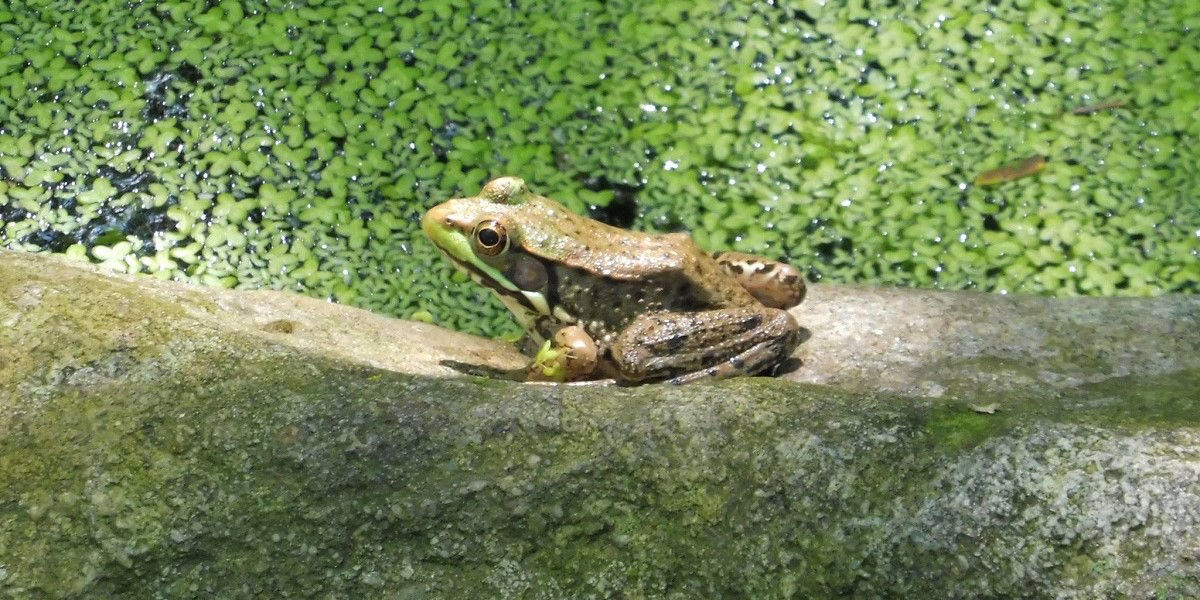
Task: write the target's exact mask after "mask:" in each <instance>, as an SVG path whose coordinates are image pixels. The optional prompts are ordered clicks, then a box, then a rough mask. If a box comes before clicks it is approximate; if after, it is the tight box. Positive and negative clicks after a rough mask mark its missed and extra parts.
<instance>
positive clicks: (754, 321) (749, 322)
mask: <svg viewBox="0 0 1200 600" xmlns="http://www.w3.org/2000/svg"><path fill="white" fill-rule="evenodd" d="M759 325H762V315H751V316H750V318H748V319H746V320H745V321H742V323H741V331H740V332H739V333H745V332H747V331H750V330H751V329H754V328H756V327H758V326H759Z"/></svg>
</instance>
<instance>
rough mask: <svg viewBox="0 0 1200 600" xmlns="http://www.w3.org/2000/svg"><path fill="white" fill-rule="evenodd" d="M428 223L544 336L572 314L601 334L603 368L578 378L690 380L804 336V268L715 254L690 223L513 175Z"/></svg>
mask: <svg viewBox="0 0 1200 600" xmlns="http://www.w3.org/2000/svg"><path fill="white" fill-rule="evenodd" d="M422 227H423V228H424V230H425V232H426V234H427V235H428V236H429V238H430V239H431V240H432V241H433V242H434V243H435V245H437V246H438V248H439V249H441V250H442V251H443V253H445V254H446V255H447V256H448V257H449V258H450V259H451V260H452V261H453V262H454V263H455V264H456V265H458V266H459V267H461V268H463V269H465V270H466V271H467V272H468V273H469V274H471V276H472V277H473V278H474V279H475V280H476V281H478V282H479V283H481V284H483V285H486V286H487V287H489V288H491V289H492V290H493V291H495V292H496V294H497V295H498V296H499V297H500V299H501V300H502V301H503V302H504V303H505V305H507V306H508V307H509V308H510V309H511V310H512V311H513V313H514V315H516V317H517V319H518V320H519V321H520V322H521V324H522V326H523V327H525V329H526V330H527V331H528V332H529V334H530V335H531V336H532V337H534V338H535V339H536V340H537V341H538V342H539V343H540V342H541V341H542V340H547V339H554V338H555V334H556V333H557V332H559V330H561V329H562V328H564V327H566V326H569V325H578V326H579V327H581V328H582V329H583V330H584V332H586V335H587V336H590V337H591V338H592V339H593V340H594V341H595V344H596V347H597V352H598V360H597V361H596V366H595V372H593V373H578V372H575V373H571V374H570V377H571V378H580V379H582V378H588V377H595V376H603V375H606V376H611V377H614V378H615V379H617V380H618V381H621V382H630V383H632V382H639V381H652V380H662V379H671V380H673V381H678V382H683V381H690V380H693V379H698V378H702V377H709V376H711V377H723V376H728V375H736V374H742V373H754V372H757V371H761V370H763V369H765V368H768V367H771V366H773V365H775V364H777V363H778V362H780V361H782V360H783V359H785V358H787V356H789V355H790V354H791V352H792V350H793V349H794V348H795V347H796V345H797V344H798V343H799V331H800V329H799V327H798V326H797V325H796V323H795V321H794V320H793V319H792V317H791V316H790V315H789V314H788V313H787V312H786V311H785V310H782V309H785V308H788V307H790V306H794V305H795V304H797V303H799V302H800V300H802V299H803V297H804V280H803V278H802V277H800V274H799V272H798V271H797V270H796V269H795V268H794V267H792V266H790V265H785V264H783V263H778V262H775V261H769V260H767V259H762V258H758V257H755V256H752V255H746V254H732V253H731V254H729V255H723V256H722V257H720V258H718V259H714V258H713V257H712V256H710V255H709V254H707V253H706V252H704V251H702V250H701V249H700V248H699V247H697V246H696V245H695V243H694V242H693V241H692V239H691V238H690V237H688V236H687V235H685V234H682V233H672V234H665V235H663V234H651V233H643V232H637V231H629V230H624V229H619V228H616V227H612V226H609V225H605V224H603V223H600V222H599V221H595V220H592V219H588V218H586V217H582V216H579V215H576V214H574V213H572V212H571V211H569V210H567V209H566V208H565V207H564V206H562V205H561V204H559V203H557V202H554V201H553V200H550V199H548V198H544V197H541V196H537V195H535V194H533V193H531V192H530V191H529V190H528V188H527V187H526V186H525V183H524V182H523V181H522V180H520V179H518V178H515V177H503V178H500V179H496V180H493V181H492V182H490V183H488V184H487V185H486V186H485V187H484V188H483V190H482V191H481V192H480V194H479V196H476V197H471V198H457V199H453V200H449V201H447V202H445V203H443V204H440V205H438V206H436V207H434V208H432V209H430V210H429V212H427V213H426V215H425V217H424V219H423V220H422ZM481 228H482V229H490V230H492V231H493V232H500V234H501V235H502V237H501V238H500V239H503V243H502V245H501V246H497V247H494V248H490V249H482V246H481V245H482V244H483V242H481V241H480V240H481V239H480V238H478V237H477V235H478V234H479V230H480V229H481ZM489 235H490V234H489ZM489 241H491V240H490V239H489ZM483 250H491V252H488V251H483ZM764 303H765V304H764ZM573 337H576V339H577V336H573Z"/></svg>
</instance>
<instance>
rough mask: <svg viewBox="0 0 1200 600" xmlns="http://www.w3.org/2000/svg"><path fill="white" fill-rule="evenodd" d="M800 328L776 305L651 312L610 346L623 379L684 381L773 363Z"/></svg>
mask: <svg viewBox="0 0 1200 600" xmlns="http://www.w3.org/2000/svg"><path fill="white" fill-rule="evenodd" d="M803 332H804V330H803V329H802V328H801V327H800V326H799V325H797V324H796V321H795V319H793V318H792V316H791V315H790V314H788V313H787V311H785V310H780V309H776V308H765V307H738V308H721V309H716V310H707V311H699V312H691V313H676V312H662V313H651V314H645V315H641V316H639V317H638V318H636V319H634V321H633V322H632V323H630V325H629V326H628V327H627V328H626V329H625V330H624V331H622V332H621V335H620V336H618V338H617V340H616V341H615V343H614V344H613V345H612V349H611V351H612V358H613V361H614V362H615V363H616V366H617V369H618V370H619V371H620V373H621V375H622V379H625V380H627V381H633V382H636V381H654V380H666V381H667V382H669V383H688V382H691V381H695V380H698V379H705V378H723V377H730V376H733V375H745V374H754V373H759V372H762V371H764V370H766V369H768V368H771V367H774V366H775V365H777V364H779V363H780V362H783V361H784V360H786V359H787V358H788V356H790V355H791V353H792V351H793V350H795V349H796V346H798V345H799V344H800V342H801V340H802V335H803ZM679 373H682V375H679Z"/></svg>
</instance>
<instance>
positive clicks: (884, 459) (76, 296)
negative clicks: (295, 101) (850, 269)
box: [0, 252, 1200, 598]
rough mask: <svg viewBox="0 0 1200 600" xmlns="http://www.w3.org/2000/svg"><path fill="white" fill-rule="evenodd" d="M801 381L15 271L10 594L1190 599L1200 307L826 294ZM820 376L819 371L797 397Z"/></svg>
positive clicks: (57, 271)
mask: <svg viewBox="0 0 1200 600" xmlns="http://www.w3.org/2000/svg"><path fill="white" fill-rule="evenodd" d="M797 316H798V318H799V320H800V321H801V323H802V324H803V325H805V326H806V327H808V328H809V329H810V330H811V332H812V336H811V338H810V339H809V340H808V341H807V342H806V343H805V345H804V346H802V348H801V350H800V353H799V355H798V356H799V357H800V358H801V359H802V360H803V364H802V365H800V366H799V368H797V369H796V370H795V371H793V372H791V373H789V374H787V375H786V376H785V377H783V378H779V379H766V378H743V379H738V380H731V381H727V382H720V383H715V384H698V385H692V386H684V387H666V386H659V385H652V386H642V387H636V388H615V387H596V386H549V385H523V384H518V383H512V382H501V381H492V380H486V379H481V378H473V377H463V376H458V375H455V374H454V372H453V371H451V370H448V369H446V368H445V367H443V366H442V365H441V364H440V361H441V360H443V359H447V358H450V359H454V360H458V361H461V362H467V363H472V364H487V365H490V366H492V367H497V368H508V367H512V366H516V365H519V364H521V363H522V361H523V360H524V359H522V358H521V357H520V356H519V355H517V354H516V353H515V352H514V351H513V350H512V349H511V348H509V347H508V346H505V345H503V344H499V343H496V342H491V341H487V340H479V339H476V338H471V337H469V336H464V335H460V334H456V333H453V332H449V331H446V330H443V329H440V328H437V327H433V326H429V325H424V324H420V323H410V322H404V321H397V320H393V319H387V318H383V317H379V316H375V315H371V314H369V313H365V312H363V311H359V310H355V309H351V308H346V307H341V306H337V305H332V304H328V303H324V302H320V301H315V300H311V299H306V298H301V297H297V296H293V295H289V294H282V293H276V292H236V291H225V290H211V289H196V288H190V287H186V286H182V285H177V284H172V283H164V282H158V281H153V280H147V279H141V278H130V277H125V276H113V275H104V274H100V273H98V272H96V271H95V270H94V269H92V268H91V267H89V266H87V265H79V264H74V263H68V262H64V261H62V260H60V259H55V258H48V257H42V256H31V255H22V254H13V253H6V252H0V597H13V598H39V597H47V598H57V597H112V596H118V597H155V596H158V597H222V598H235V597H309V596H315V597H354V598H373V597H378V598H409V597H411V598H417V597H439V598H464V597H529V598H580V597H609V596H619V597H625V596H635V597H636V596H641V597H677V598H694V597H717V596H735V597H763V598H770V597H814V596H815V597H828V596H832V595H858V596H868V597H871V596H904V597H927V596H937V597H945V596H950V597H977V596H990V597H1012V596H1044V597H1081V598H1094V597H1109V596H1133V597H1152V596H1162V597H1192V596H1196V595H1200V532H1198V530H1200V527H1198V525H1200V523H1198V521H1200V427H1198V423H1200V397H1198V396H1200V393H1198V390H1200V358H1198V357H1200V352H1198V351H1200V298H1196V297H1183V296H1173V297H1159V298H1148V299H1069V300H1055V299H1044V298H1022V297H997V296H988V295H981V294H969V293H947V292H932V291H910V290H888V289H866V288H854V287H841V286H829V285H826V286H817V287H816V289H815V290H813V292H812V294H811V297H810V299H809V301H806V303H805V304H804V305H803V306H802V308H801V310H799V311H797ZM789 379H790V381H789Z"/></svg>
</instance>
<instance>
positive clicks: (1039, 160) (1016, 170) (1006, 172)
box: [975, 155, 1046, 185]
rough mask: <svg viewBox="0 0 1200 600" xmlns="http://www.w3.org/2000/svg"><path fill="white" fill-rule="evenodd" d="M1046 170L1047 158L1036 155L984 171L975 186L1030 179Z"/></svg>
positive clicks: (976, 178) (978, 176)
mask: <svg viewBox="0 0 1200 600" xmlns="http://www.w3.org/2000/svg"><path fill="white" fill-rule="evenodd" d="M1045 168H1046V157H1045V156H1040V155H1035V156H1030V157H1029V158H1023V159H1021V160H1018V161H1014V162H1010V163H1008V164H1006V165H1001V166H999V167H996V168H995V169H992V170H990V171H984V172H982V173H980V174H979V175H976V176H975V185H995V184H997V183H1004V182H1005V181H1012V180H1014V179H1020V178H1022V177H1028V176H1030V175H1033V174H1034V173H1037V172H1038V171H1041V170H1042V169H1045Z"/></svg>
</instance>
